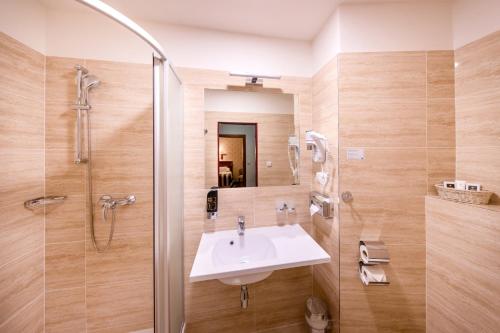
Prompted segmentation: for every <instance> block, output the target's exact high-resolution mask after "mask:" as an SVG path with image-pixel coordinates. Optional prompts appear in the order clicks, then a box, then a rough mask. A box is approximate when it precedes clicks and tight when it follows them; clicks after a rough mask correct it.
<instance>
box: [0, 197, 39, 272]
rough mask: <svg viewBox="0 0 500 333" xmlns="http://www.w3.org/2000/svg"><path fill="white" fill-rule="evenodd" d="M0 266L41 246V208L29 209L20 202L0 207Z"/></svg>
mask: <svg viewBox="0 0 500 333" xmlns="http://www.w3.org/2000/svg"><path fill="white" fill-rule="evenodd" d="M1 211H2V218H1V219H0V249H2V250H1V251H0V267H2V266H3V265H5V264H8V263H9V262H11V261H13V260H14V259H16V258H18V257H20V256H23V255H26V254H27V253H32V252H33V251H35V250H38V249H40V248H43V245H44V240H43V233H44V223H43V210H42V211H40V210H36V211H30V210H27V209H26V208H24V206H23V205H22V204H20V203H16V204H14V205H12V206H6V207H4V208H1Z"/></svg>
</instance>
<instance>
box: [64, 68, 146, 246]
mask: <svg viewBox="0 0 500 333" xmlns="http://www.w3.org/2000/svg"><path fill="white" fill-rule="evenodd" d="M75 69H76V103H75V105H74V106H73V109H74V110H76V144H75V146H76V153H75V164H77V165H79V164H85V165H86V167H87V209H88V217H89V219H90V223H89V224H90V236H91V239H92V244H93V245H94V248H95V249H96V250H97V252H103V251H105V250H107V249H108V248H109V246H110V245H111V241H112V240H113V234H114V230H115V222H116V213H115V208H116V207H117V206H124V205H132V204H134V203H135V200H136V199H135V196H133V195H129V196H128V197H126V198H124V199H113V198H112V197H111V196H110V195H103V196H102V197H101V198H100V199H99V203H100V204H101V206H102V213H103V219H104V221H107V220H108V215H109V210H110V209H111V226H110V230H109V236H108V241H107V243H106V245H105V246H104V247H99V245H98V244H97V240H96V237H95V225H94V224H95V218H94V200H93V195H92V194H93V191H92V145H91V144H92V136H91V134H92V131H91V121H90V111H91V109H92V106H91V105H90V100H89V97H90V95H89V94H90V90H91V89H93V88H95V87H97V86H98V85H99V84H100V81H99V79H98V78H97V77H96V76H94V75H91V74H89V71H88V70H87V69H86V68H85V67H83V66H81V65H76V66H75ZM82 118H85V119H86V124H85V127H86V136H85V139H84V138H83V136H82V133H83V130H82V127H83V121H82ZM83 141H85V145H84V146H83V145H82V143H83ZM82 147H85V148H86V153H85V154H84V153H83V148H82Z"/></svg>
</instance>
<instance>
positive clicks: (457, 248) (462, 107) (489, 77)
mask: <svg viewBox="0 0 500 333" xmlns="http://www.w3.org/2000/svg"><path fill="white" fill-rule="evenodd" d="M499 54H500V32H496V33H493V34H491V35H488V36H486V37H484V38H482V39H479V40H477V41H474V42H472V43H470V44H468V45H466V46H464V47H461V48H459V49H458V50H456V51H455V61H456V64H457V66H456V69H455V83H456V86H455V94H456V135H457V157H456V174H457V178H460V179H464V180H466V181H471V182H479V183H481V184H482V185H483V186H484V187H485V188H486V189H489V190H492V191H494V192H495V195H494V196H493V198H492V204H491V205H488V206H475V205H467V204H459V203H454V202H447V201H443V200H440V199H437V198H432V197H428V198H427V201H426V218H427V329H428V331H430V332H458V331H460V332H464V331H481V332H496V331H497V330H498V327H499V326H500V322H499V319H498V307H499V306H500V304H499V301H498V300H499V299H500V288H499V287H498V283H497V279H498V275H499V274H500V270H499V269H500V266H499V265H498V253H499V251H500V248H499V246H498V239H500V229H499V225H498V221H500V205H499V204H500V200H499V193H500V178H499V174H500V130H499V128H500V112H499V111H500V109H499V108H498V105H499V104H500V93H499V89H498V86H499V85H500V60H499ZM465 299H466V300H467V302H464V300H465Z"/></svg>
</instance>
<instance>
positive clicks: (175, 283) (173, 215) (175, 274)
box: [167, 66, 184, 333]
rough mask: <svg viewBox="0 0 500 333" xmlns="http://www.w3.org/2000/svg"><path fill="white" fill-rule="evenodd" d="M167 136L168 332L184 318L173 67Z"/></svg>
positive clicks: (178, 88) (179, 122) (178, 112)
mask: <svg viewBox="0 0 500 333" xmlns="http://www.w3.org/2000/svg"><path fill="white" fill-rule="evenodd" d="M167 82H168V83H167V85H168V86H167V103H168V104H167V113H168V119H167V124H168V128H167V137H168V138H167V140H169V141H170V142H171V143H172V146H171V147H170V148H171V149H170V150H171V152H172V153H171V155H170V158H169V160H168V162H167V163H168V164H169V165H168V166H167V168H168V171H167V179H169V180H170V184H169V186H168V188H169V194H170V200H171V201H170V202H169V206H168V207H169V208H170V210H171V212H169V219H168V224H167V243H168V250H167V251H168V289H169V317H168V319H169V326H170V332H171V333H177V332H181V330H182V325H183V321H184V250H183V240H184V229H183V201H184V199H183V177H184V174H183V163H184V160H183V159H184V154H183V150H184V147H183V133H184V131H183V122H184V115H183V94H182V85H181V82H180V80H179V79H178V78H177V76H176V74H175V72H174V71H173V70H172V68H171V67H170V66H169V67H168V81H167Z"/></svg>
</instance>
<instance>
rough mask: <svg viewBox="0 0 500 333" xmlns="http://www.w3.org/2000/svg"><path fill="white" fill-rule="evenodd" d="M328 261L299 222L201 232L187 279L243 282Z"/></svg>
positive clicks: (230, 282)
mask: <svg viewBox="0 0 500 333" xmlns="http://www.w3.org/2000/svg"><path fill="white" fill-rule="evenodd" d="M327 262H330V256H329V255H328V253H326V252H325V251H324V250H323V249H322V248H321V246H319V245H318V243H316V242H315V241H314V239H312V237H311V236H310V235H309V234H308V233H307V232H306V231H305V230H304V229H302V227H301V226H300V225H299V224H294V225H285V226H273V227H260V228H249V229H246V230H245V235H244V236H238V233H237V231H236V227H235V229H234V230H224V231H217V232H213V233H203V235H202V236H201V241H200V244H199V246H198V251H197V252H196V257H195V259H194V263H193V268H192V269H191V274H190V275H189V281H190V282H197V281H206V280H215V279H218V280H220V281H221V282H223V283H225V284H229V285H244V284H248V283H254V282H258V281H261V280H263V279H265V278H267V277H268V276H269V275H271V273H272V272H273V271H275V270H278V269H285V268H293V267H301V266H309V265H315V264H323V263H327Z"/></svg>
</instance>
